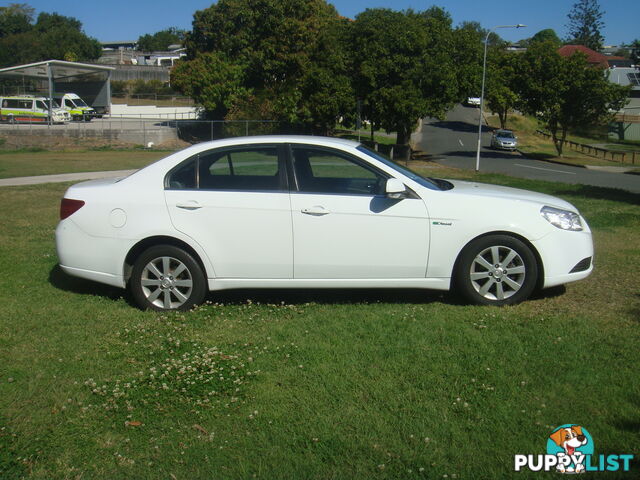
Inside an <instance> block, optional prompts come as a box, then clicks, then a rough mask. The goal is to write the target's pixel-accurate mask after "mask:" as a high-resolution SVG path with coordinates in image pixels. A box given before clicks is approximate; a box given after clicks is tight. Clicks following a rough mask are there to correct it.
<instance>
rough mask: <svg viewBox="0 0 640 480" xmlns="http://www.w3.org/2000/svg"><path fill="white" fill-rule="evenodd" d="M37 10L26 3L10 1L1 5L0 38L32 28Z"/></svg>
mask: <svg viewBox="0 0 640 480" xmlns="http://www.w3.org/2000/svg"><path fill="white" fill-rule="evenodd" d="M34 13H35V10H34V9H33V8H31V7H30V6H29V5H27V4H26V3H10V4H9V6H8V7H0V38H4V37H6V36H8V35H15V34H17V33H24V32H26V31H28V30H30V29H31V22H33V14H34Z"/></svg>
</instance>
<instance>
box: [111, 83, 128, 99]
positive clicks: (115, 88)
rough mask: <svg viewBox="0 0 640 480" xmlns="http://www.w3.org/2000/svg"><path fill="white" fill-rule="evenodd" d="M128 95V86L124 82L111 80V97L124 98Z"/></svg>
mask: <svg viewBox="0 0 640 480" xmlns="http://www.w3.org/2000/svg"><path fill="white" fill-rule="evenodd" d="M127 93H129V84H128V82H127V81H126V80H111V96H113V97H124V96H126V95H127Z"/></svg>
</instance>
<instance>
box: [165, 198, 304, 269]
mask: <svg viewBox="0 0 640 480" xmlns="http://www.w3.org/2000/svg"><path fill="white" fill-rule="evenodd" d="M165 198H166V202H167V208H168V209H169V212H170V216H171V221H172V223H173V226H174V227H175V228H176V229H177V230H179V231H181V232H183V233H184V234H185V235H187V236H189V237H191V238H197V239H199V241H200V244H201V246H202V247H203V249H204V250H205V251H206V252H208V255H209V258H210V259H211V262H212V263H213V264H214V265H215V275H216V277H221V278H234V277H235V278H293V232H292V230H291V204H290V201H289V193H282V192H268V193H267V192H230V191H220V192H214V191H197V190H191V191H189V190H183V191H179V190H167V191H166V192H165ZM190 204H193V205H194V207H195V208H196V209H190V207H188V205H190ZM178 205H183V207H182V208H181V207H179V206H178ZM184 206H186V208H184ZM197 207H199V208H197Z"/></svg>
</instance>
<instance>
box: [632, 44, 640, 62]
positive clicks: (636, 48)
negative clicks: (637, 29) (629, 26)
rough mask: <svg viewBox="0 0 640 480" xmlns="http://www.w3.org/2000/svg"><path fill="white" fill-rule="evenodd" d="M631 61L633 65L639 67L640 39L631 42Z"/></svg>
mask: <svg viewBox="0 0 640 480" xmlns="http://www.w3.org/2000/svg"><path fill="white" fill-rule="evenodd" d="M630 47H631V55H630V57H631V60H633V64H634V65H636V66H637V65H640V39H637V38H636V39H635V40H634V41H633V42H631V45H630Z"/></svg>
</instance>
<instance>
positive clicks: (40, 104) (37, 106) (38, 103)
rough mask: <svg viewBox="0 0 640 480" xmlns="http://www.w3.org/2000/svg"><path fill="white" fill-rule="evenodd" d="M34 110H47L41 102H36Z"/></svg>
mask: <svg viewBox="0 0 640 480" xmlns="http://www.w3.org/2000/svg"><path fill="white" fill-rule="evenodd" d="M36 108H39V109H40V110H49V109H48V108H47V106H46V105H45V104H44V102H43V101H42V100H36Z"/></svg>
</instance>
